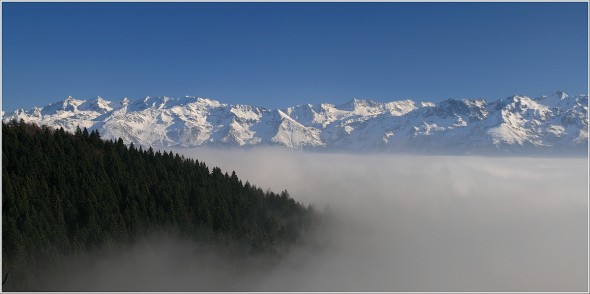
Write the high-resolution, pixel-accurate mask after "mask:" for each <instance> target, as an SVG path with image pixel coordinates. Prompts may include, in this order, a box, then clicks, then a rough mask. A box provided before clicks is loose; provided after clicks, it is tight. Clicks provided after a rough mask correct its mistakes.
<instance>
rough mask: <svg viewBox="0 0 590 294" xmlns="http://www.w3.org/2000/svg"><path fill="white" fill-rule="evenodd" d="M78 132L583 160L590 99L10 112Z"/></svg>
mask: <svg viewBox="0 0 590 294" xmlns="http://www.w3.org/2000/svg"><path fill="white" fill-rule="evenodd" d="M2 119H3V121H5V122H7V121H10V120H21V119H23V120H24V121H25V122H33V123H36V124H39V125H48V126H51V127H55V128H60V127H63V128H64V129H65V130H67V131H70V132H73V131H75V130H76V127H77V126H80V127H81V128H84V127H86V128H88V129H89V130H94V129H98V130H99V132H100V134H101V136H102V137H103V138H106V139H116V138H119V137H120V138H122V139H123V140H124V141H125V142H126V143H133V144H135V145H142V146H153V147H155V148H160V147H196V146H206V145H209V146H212V145H214V146H228V147H234V146H235V147H245V146H259V145H278V146H284V147H288V148H293V149H312V150H325V151H355V152H358V151H362V152H392V151H395V152H408V153H455V154H484V153H500V154H503V153H508V154H513V153H537V152H541V153H543V152H552V153H553V152H554V153H558V154H570V153H578V154H585V152H586V151H587V148H588V96H587V95H579V96H568V95H567V94H565V93H563V92H557V93H555V94H553V95H550V96H542V97H538V98H530V97H526V96H511V97H508V98H504V99H499V100H496V101H491V102H490V101H486V100H484V99H473V100H471V99H465V100H454V99H449V100H445V101H442V102H440V103H430V102H415V101H412V100H403V101H393V102H388V103H380V102H375V101H371V100H359V99H353V100H352V101H350V102H348V103H345V104H341V105H333V104H319V105H312V104H306V105H299V106H295V107H289V108H286V109H267V108H263V107H257V106H251V105H230V104H224V103H220V102H218V101H215V100H211V99H203V98H197V97H184V98H169V97H146V98H145V99H143V100H136V101H130V100H128V99H127V98H124V99H123V100H121V101H107V100H104V99H102V98H101V97H97V98H95V99H88V100H78V99H74V98H72V97H68V98H67V99H65V100H63V101H60V102H57V103H52V104H49V105H47V106H43V107H35V108H33V109H31V110H28V111H25V110H16V111H14V112H11V113H4V112H3V113H2Z"/></svg>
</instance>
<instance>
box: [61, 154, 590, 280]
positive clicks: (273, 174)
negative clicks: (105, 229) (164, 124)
mask: <svg viewBox="0 0 590 294" xmlns="http://www.w3.org/2000/svg"><path fill="white" fill-rule="evenodd" d="M175 151H178V152H181V153H183V154H185V156H190V157H193V158H197V159H198V160H202V161H204V162H206V163H207V164H208V165H209V166H210V167H213V166H219V167H221V168H222V170H225V171H227V172H231V171H232V170H235V171H236V173H237V174H238V176H239V177H240V178H241V179H244V180H248V181H250V183H252V184H255V185H257V186H259V187H261V188H263V189H266V188H270V189H271V190H274V191H281V190H283V189H287V190H288V191H289V193H290V194H291V196H292V197H293V198H295V199H296V200H298V201H300V202H303V203H304V204H310V203H311V204H313V205H314V206H315V207H316V208H318V209H319V210H320V211H322V210H323V209H325V208H326V207H328V211H330V212H331V214H332V215H333V221H332V222H331V223H330V224H328V225H327V226H326V227H324V228H321V229H319V230H318V232H317V236H315V237H314V238H316V239H317V241H318V242H319V244H321V246H320V248H317V247H314V248H306V247H303V248H298V249H296V250H294V251H293V252H291V253H290V254H289V255H288V256H287V257H286V258H285V259H284V260H283V261H282V262H281V263H280V264H279V265H278V266H275V267H273V268H272V270H269V269H268V268H266V267H256V266H254V267H249V266H252V265H253V264H255V263H256V262H259V261H249V262H247V263H246V264H248V266H246V267H243V268H240V266H242V265H244V264H241V265H239V266H236V265H235V264H233V262H232V260H228V259H226V258H223V257H221V256H216V255H210V254H209V255H208V253H207V252H206V251H203V250H197V249H195V248H198V245H195V244H189V243H186V242H183V241H180V240H176V239H174V238H167V237H166V238H164V237H161V238H158V237H154V238H152V239H151V240H148V241H145V242H141V243H140V244H138V245H137V246H135V247H134V248H132V249H128V250H127V251H124V252H123V253H120V252H114V253H109V254H103V255H101V257H100V258H99V259H97V260H100V261H97V262H94V263H92V264H91V265H89V266H86V267H85V269H84V270H82V271H80V273H78V274H77V276H78V277H74V279H71V281H74V282H72V285H74V286H72V288H76V289H78V290H84V289H88V288H79V287H91V288H92V289H90V290H99V291H100V290H146V289H148V290H158V291H165V290H169V291H182V290H192V291H200V290H201V291H211V290H222V291H232V290H241V291H585V290H586V287H587V281H588V272H587V260H588V255H587V254H588V251H587V248H588V244H587V240H588V239H587V238H588V226H587V217H588V215H587V207H588V202H587V201H588V200H587V199H588V198H587V197H588V190H587V188H588V170H587V160H586V159H580V158H578V159H545V158H483V157H442V156H441V157H437V156H397V155H344V154H317V153H303V152H295V151H288V150H283V149H273V148H267V149H254V150H240V151H228V150H212V149H196V150H194V149H193V150H187V149H185V150H175ZM76 283H78V284H76Z"/></svg>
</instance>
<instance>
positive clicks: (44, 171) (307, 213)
mask: <svg viewBox="0 0 590 294" xmlns="http://www.w3.org/2000/svg"><path fill="white" fill-rule="evenodd" d="M317 220H318V216H317V214H316V213H315V212H314V209H313V208H312V207H311V206H308V207H305V206H303V205H302V204H300V203H298V202H296V201H295V200H293V199H292V198H291V197H290V196H289V194H288V192H287V191H283V192H281V193H274V192H271V191H263V190H262V189H261V188H259V187H256V186H254V185H251V184H250V183H248V182H246V183H243V182H242V181H241V180H240V179H239V178H238V177H237V176H236V174H235V172H232V174H231V175H229V174H228V173H223V172H222V171H221V169H219V168H217V167H214V168H213V169H211V170H209V168H208V167H207V165H206V164H205V163H203V162H199V161H198V160H195V159H190V158H184V157H183V156H180V155H178V154H173V153H172V152H160V151H154V150H153V149H152V148H149V149H147V150H144V149H142V148H141V147H140V148H136V147H134V146H133V145H132V144H131V145H129V146H126V145H125V144H124V143H123V141H122V140H121V139H119V140H117V141H111V140H109V141H105V140H102V139H101V138H100V135H99V133H98V131H92V132H90V133H89V132H88V131H87V130H86V129H83V130H82V129H79V128H78V130H77V131H76V132H75V134H70V133H67V132H65V131H64V130H63V128H60V129H51V128H49V127H46V126H42V127H39V126H37V125H33V124H26V123H24V122H22V121H21V122H11V123H7V124H5V123H3V124H2V237H3V243H2V260H3V263H2V272H3V275H4V274H5V273H9V274H10V276H9V278H8V280H7V281H6V284H5V285H4V286H3V287H4V290H16V291H19V290H52V289H42V288H39V287H41V286H40V285H41V284H40V283H41V281H40V280H39V274H40V273H43V272H55V271H59V270H60V266H62V261H63V260H64V259H65V258H67V257H71V256H84V255H85V254H88V252H92V251H93V250H98V249H101V248H118V247H121V246H125V245H129V244H132V243H133V242H136V241H138V240H140V239H142V238H146V237H148V236H149V235H150V234H151V233H153V232H157V231H163V232H167V233H171V234H174V235H176V236H180V237H182V238H184V239H187V240H194V241H198V242H201V243H203V244H209V245H211V247H212V248H213V247H220V246H222V247H223V248H225V249H224V250H226V252H229V254H232V255H235V256H236V257H239V256H252V255H268V256H272V257H273V258H275V259H279V258H280V256H281V254H282V252H285V249H288V248H289V247H291V246H293V245H296V244H298V243H302V242H305V241H304V240H305V238H304V237H305V234H304V233H305V232H307V231H308V230H309V229H310V228H311V227H313V225H314V223H315V222H316V221H317ZM194 290H195V291H198V290H199V289H194Z"/></svg>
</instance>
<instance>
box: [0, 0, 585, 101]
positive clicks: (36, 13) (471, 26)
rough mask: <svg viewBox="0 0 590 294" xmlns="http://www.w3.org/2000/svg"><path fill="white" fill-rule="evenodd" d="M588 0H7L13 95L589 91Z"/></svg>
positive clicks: (5, 54) (384, 95)
mask: <svg viewBox="0 0 590 294" xmlns="http://www.w3.org/2000/svg"><path fill="white" fill-rule="evenodd" d="M587 5H588V4H587V3H46V4H43V3H3V4H2V6H3V12H2V44H3V47H2V71H3V75H2V83H3V89H2V95H3V97H2V98H3V101H2V106H3V109H4V110H5V111H11V110H14V109H16V108H25V109H29V108H31V107H32V106H34V105H45V104H47V103H49V102H54V101H58V100H62V99H64V98H65V97H67V96H68V95H72V96H74V97H77V98H82V99H86V98H92V97H95V96H102V97H104V98H106V99H111V100H118V99H121V98H122V97H124V96H126V97H129V98H131V99H139V98H143V97H145V96H148V95H149V96H163V95H166V96H173V97H181V96H185V95H190V96H201V97H210V98H214V99H217V100H220V101H222V102H227V103H247V104H255V105H260V106H266V107H270V108H277V107H286V106H290V105H297V104H303V103H319V102H331V103H336V104H338V103H344V102H346V101H348V100H350V99H351V98H353V97H357V98H370V99H374V100H377V101H392V100H399V99H405V98H412V99H416V100H420V101H425V100H428V101H440V100H442V99H446V98H477V97H481V98H488V99H497V98H501V97H506V96H509V95H512V94H527V95H530V96H538V95H542V94H550V93H552V92H554V91H556V90H565V91H566V92H568V93H572V94H583V93H587V88H588V82H587V81H588V55H587V54H588V29H587V21H588V20H587V18H588V14H587Z"/></svg>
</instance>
